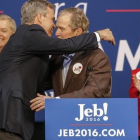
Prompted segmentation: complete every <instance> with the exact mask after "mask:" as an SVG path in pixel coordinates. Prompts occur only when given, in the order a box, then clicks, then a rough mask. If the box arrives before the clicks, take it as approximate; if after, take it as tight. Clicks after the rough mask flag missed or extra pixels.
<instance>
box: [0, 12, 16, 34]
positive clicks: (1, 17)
mask: <svg viewBox="0 0 140 140" xmlns="http://www.w3.org/2000/svg"><path fill="white" fill-rule="evenodd" d="M0 20H9V24H10V28H11V30H12V31H13V32H15V31H16V22H15V20H14V19H12V18H11V17H10V16H8V15H6V14H0Z"/></svg>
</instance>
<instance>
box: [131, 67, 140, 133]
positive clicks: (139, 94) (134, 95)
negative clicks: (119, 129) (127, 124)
mask: <svg viewBox="0 0 140 140" xmlns="http://www.w3.org/2000/svg"><path fill="white" fill-rule="evenodd" d="M138 71H140V68H138V69H135V70H132V72H131V84H130V89H129V97H130V98H138V124H139V126H138V130H139V132H138V133H139V136H140V92H139V91H138V90H137V89H136V88H135V86H134V82H133V75H134V74H136V73H137V72H138Z"/></svg>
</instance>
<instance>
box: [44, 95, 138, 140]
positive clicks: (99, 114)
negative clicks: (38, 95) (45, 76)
mask: <svg viewBox="0 0 140 140" xmlns="http://www.w3.org/2000/svg"><path fill="white" fill-rule="evenodd" d="M137 106H138V103H137V99H133V98H131V99H130V98H107V99H105V98H96V99H95V98H94V99H93V98H92V99H91V98H90V99H87V98H86V99H85V98H84V99H83V98H78V99H46V101H45V137H46V139H45V140H138V113H137V110H138V109H137Z"/></svg>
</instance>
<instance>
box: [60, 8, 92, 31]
mask: <svg viewBox="0 0 140 140" xmlns="http://www.w3.org/2000/svg"><path fill="white" fill-rule="evenodd" d="M65 14H71V22H70V24H69V26H70V28H71V29H72V30H73V31H75V30H76V29H77V28H82V30H83V33H87V32H88V28H89V20H88V18H87V16H86V15H85V14H84V12H83V10H82V9H79V8H73V7H71V8H66V9H64V10H62V11H61V12H60V13H59V16H61V15H65Z"/></svg>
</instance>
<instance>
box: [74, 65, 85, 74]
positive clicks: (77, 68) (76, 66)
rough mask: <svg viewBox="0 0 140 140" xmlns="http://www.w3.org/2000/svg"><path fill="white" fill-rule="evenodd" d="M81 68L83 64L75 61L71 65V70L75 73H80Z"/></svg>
mask: <svg viewBox="0 0 140 140" xmlns="http://www.w3.org/2000/svg"><path fill="white" fill-rule="evenodd" d="M82 69H83V65H82V64H81V63H76V64H74V65H73V72H74V73H75V74H80V73H81V71H82Z"/></svg>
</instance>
